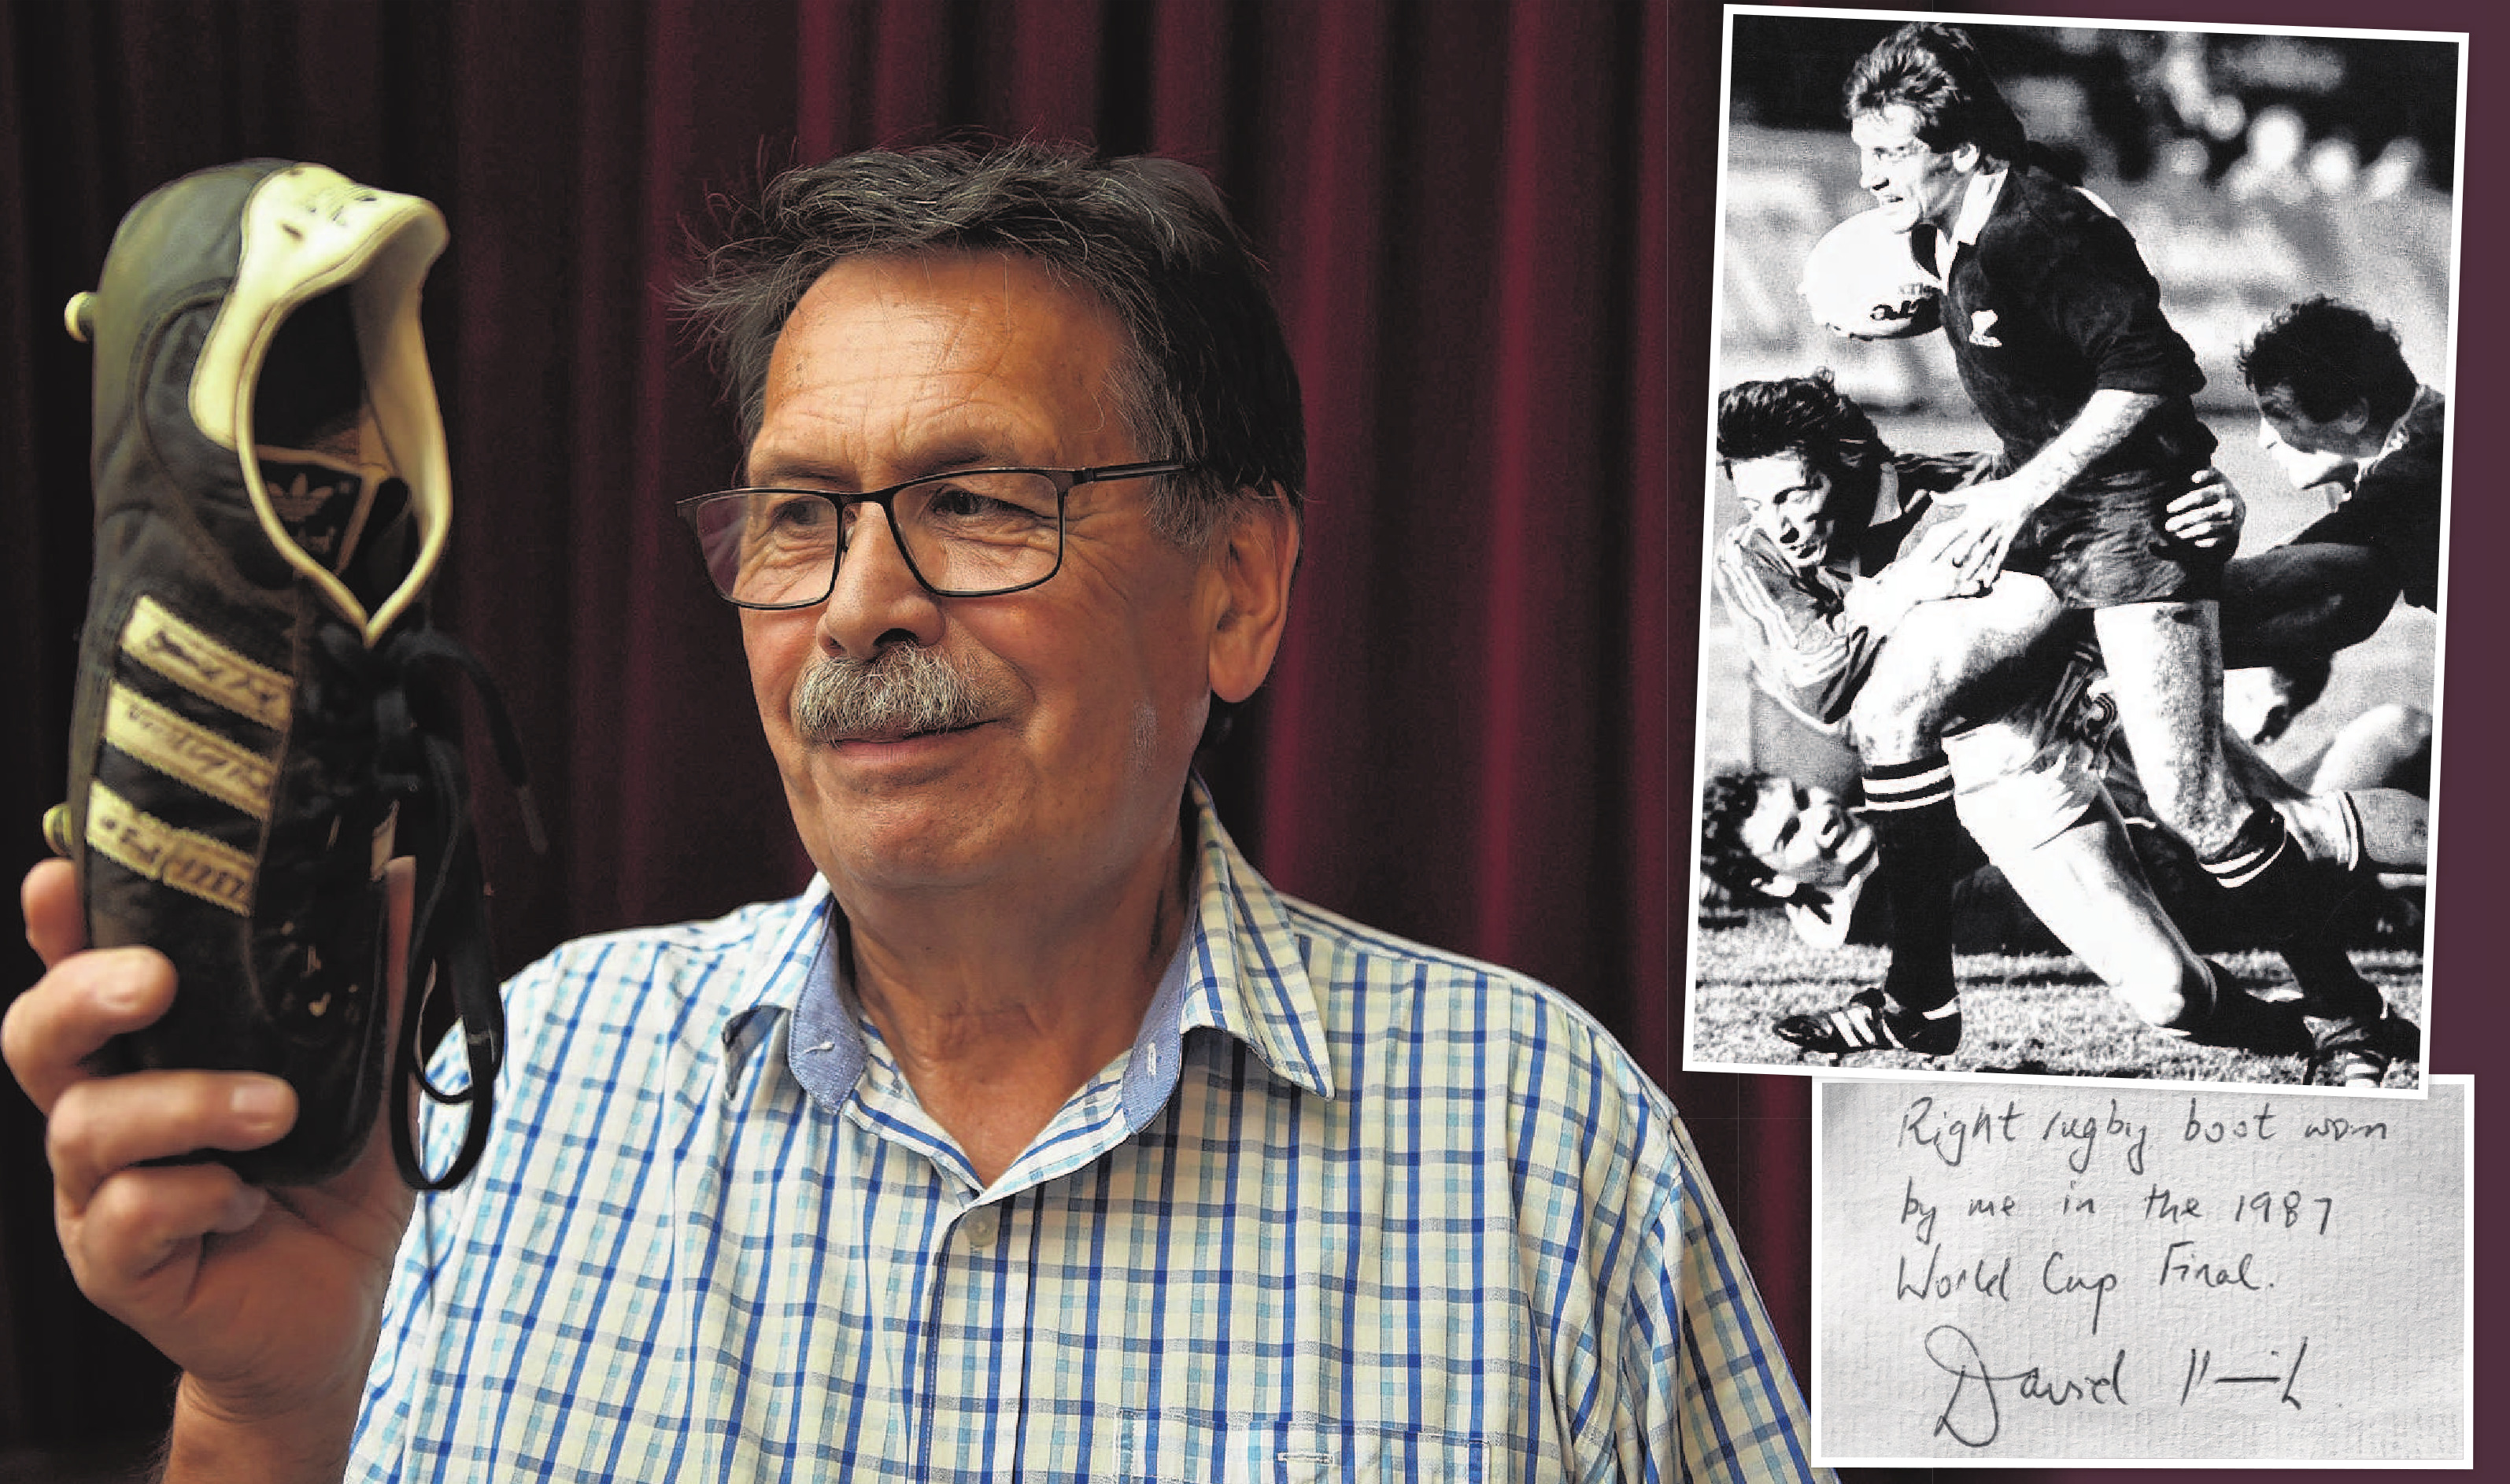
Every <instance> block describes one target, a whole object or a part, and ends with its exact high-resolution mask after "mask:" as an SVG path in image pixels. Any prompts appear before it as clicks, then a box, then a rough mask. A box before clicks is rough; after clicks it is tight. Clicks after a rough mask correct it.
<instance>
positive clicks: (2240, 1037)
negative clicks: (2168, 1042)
mask: <svg viewBox="0 0 2510 1484" xmlns="http://www.w3.org/2000/svg"><path fill="white" fill-rule="evenodd" d="M2202 962H2203V963H2204V965H2205V971H2206V973H2207V974H2208V975H2209V976H2210V977H2211V979H2212V981H2213V997H2212V1000H2211V1002H2210V1003H2209V1004H2208V1005H2207V1006H2206V1007H2205V1008H2204V1010H2203V1011H2202V1013H2203V1016H2204V1018H2203V1019H2202V1020H2201V1021H2199V1022H2198V1023H2196V1024H2195V1025H2193V1026H2192V1027H2191V1026H2162V1027H2161V1028H2160V1029H2161V1031H2162V1033H2163V1034H2164V1035H2168V1036H2175V1037H2178V1038H2181V1039H2183V1040H2186V1041H2189V1042H2192V1043H2194V1044H2195V1045H2197V1046H2225V1047H2228V1048H2229V1049H2231V1050H2235V1051H2250V1052H2254V1053H2256V1054H2258V1055H2260V1056H2305V1055H2307V1054H2309V1052H2310V1050H2311V1048H2312V1047H2313V1046H2315V1045H2316V1041H2315V1038H2313V1037H2312V1036H2311V1035H2310V1032H2309V1025H2308V1022H2307V1021H2305V1020H2303V1019H2302V1018H2301V1007H2300V1006H2299V1005H2297V1004H2295V1003H2294V1002H2292V1001H2289V1000H2261V999H2259V998H2258V997H2257V996H2255V995H2253V994H2250V993H2249V992H2248V991H2247V990H2246V989H2244V988H2242V987H2241V985H2240V983H2239V981H2238V980H2237V979H2234V978H2233V977H2232V976H2231V971H2230V970H2227V969H2225V968H2224V967H2223V966H2222V965H2220V964H2217V963H2215V962H2214V961H2213V960H2212V959H2206V960H2203V961H2202Z"/></svg>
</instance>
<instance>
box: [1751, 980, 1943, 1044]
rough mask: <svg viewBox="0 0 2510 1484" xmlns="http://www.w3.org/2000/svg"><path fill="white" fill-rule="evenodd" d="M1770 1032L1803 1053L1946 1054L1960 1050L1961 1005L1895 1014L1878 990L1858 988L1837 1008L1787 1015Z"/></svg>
mask: <svg viewBox="0 0 2510 1484" xmlns="http://www.w3.org/2000/svg"><path fill="white" fill-rule="evenodd" d="M1769 1029H1770V1030H1771V1031H1772V1032H1774V1033H1775V1034H1776V1035H1777V1037H1778V1039H1779V1040H1781V1041H1785V1042H1789V1043H1792V1044H1793V1045H1795V1046H1801V1047H1803V1048H1804V1049H1805V1050H1807V1051H1822V1052H1827V1053H1828V1054H1830V1055H1832V1056H1849V1055H1853V1054H1855V1053H1857V1052H1860V1051H1913V1052H1916V1053H1917V1054H1918V1055H1920V1056H1950V1055H1951V1054H1952V1053H1953V1052H1954V1051H1956V1050H1958V1049H1959V1047H1960V1034H1961V1017H1960V1001H1959V1000H1958V999H1956V1000H1952V1001H1948V1002H1947V1003H1945V1004H1944V1005H1942V1006H1940V1007H1938V1008H1934V1009H1932V1010H1923V1011H1920V1010H1895V1009H1893V1008H1890V1007H1889V1005H1888V1003H1887V1002H1886V1001H1885V1000H1884V998H1883V991H1882V990H1880V989H1865V990H1859V991H1857V992H1856V993H1855V994H1853V995H1850V996H1849V997H1848V1000H1847V1003H1846V1004H1845V1005H1843V1006H1841V1007H1839V1008H1837V1009H1828V1010H1823V1011H1822V1012H1820V1013H1819V1014H1814V1015H1786V1016H1782V1017H1780V1018H1779V1020H1778V1021H1777V1022H1776V1023H1775V1024H1773V1025H1771V1026H1770V1027H1769Z"/></svg>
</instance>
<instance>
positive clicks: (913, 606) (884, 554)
mask: <svg viewBox="0 0 2510 1484" xmlns="http://www.w3.org/2000/svg"><path fill="white" fill-rule="evenodd" d="M836 563H837V571H836V585H835V586H834V587H833V588H831V589H830V590H829V592H828V601H827V606H826V607H825V608H824V609H822V610H821V612H820V614H819V631H820V633H821V634H822V635H824V636H825V637H826V639H827V640H828V642H829V643H830V644H831V645H832V646H833V647H834V648H835V649H836V650H837V651H838V652H840V653H843V654H848V655H853V656H856V657H857V658H859V659H866V660H867V659H869V658H871V657H872V656H873V655H874V654H876V653H878V652H879V650H880V648H881V647H882V646H883V645H884V644H887V643H890V642H892V641H893V640H894V639H897V638H903V639H906V640H909V641H911V642H914V643H918V644H932V643H937V642H939V640H940V637H941V605H940V604H939V603H938V602H936V601H935V600H934V599H933V596H932V593H930V592H927V591H925V590H924V585H923V584H922V583H919V582H917V581H916V580H915V570H914V568H913V567H911V566H909V565H908V564H907V560H906V552H904V551H903V550H902V549H900V548H899V546H898V544H897V536H896V533H895V532H894V530H892V529H891V527H890V523H889V518H888V514H887V513H886V512H884V511H882V510H880V509H878V508H877V507H875V506H873V505H871V504H870V503H869V502H865V503H864V504H862V505H860V506H858V507H856V515H855V526H854V530H853V532H852V533H851V535H850V536H849V537H848V538H847V540H846V543H845V545H844V546H843V547H841V548H840V549H839V550H838V552H837V553H836Z"/></svg>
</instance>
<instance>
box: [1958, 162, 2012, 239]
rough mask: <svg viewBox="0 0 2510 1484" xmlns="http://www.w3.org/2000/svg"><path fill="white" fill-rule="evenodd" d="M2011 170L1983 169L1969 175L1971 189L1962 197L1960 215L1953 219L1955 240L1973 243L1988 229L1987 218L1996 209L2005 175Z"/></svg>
mask: <svg viewBox="0 0 2510 1484" xmlns="http://www.w3.org/2000/svg"><path fill="white" fill-rule="evenodd" d="M2007 173H2009V171H2002V170H1992V171H1979V172H1978V173H1977V174H1975V175H1972V176H1970V177H1969V190H1968V191H1967V193H1966V194H1964V195H1963V196H1962V197H1961V209H1960V215H1959V216H1957V217H1955V218H1954V219H1953V241H1954V242H1956V243H1971V244H1975V243H1976V242H1977V241H1978V234H1980V233H1981V232H1984V231H1986V230H1987V218H1988V217H1989V216H1990V215H1992V214H1993V213H1994V212H1995V210H1996V198H1997V196H1998V195H1999V194H2000V193H2002V191H2003V190H2004V177H2005V175H2006V174H2007Z"/></svg>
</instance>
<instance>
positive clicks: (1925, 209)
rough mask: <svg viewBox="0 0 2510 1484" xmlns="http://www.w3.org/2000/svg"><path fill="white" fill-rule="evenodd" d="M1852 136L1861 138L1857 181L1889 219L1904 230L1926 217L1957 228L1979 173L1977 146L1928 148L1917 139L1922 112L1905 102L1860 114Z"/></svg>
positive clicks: (1943, 227) (1939, 225) (1853, 122)
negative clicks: (1967, 193) (1971, 184)
mask: <svg viewBox="0 0 2510 1484" xmlns="http://www.w3.org/2000/svg"><path fill="white" fill-rule="evenodd" d="M1847 136H1848V137H1849V138H1851V139H1853V140H1855V141H1856V169H1857V176H1856V183H1857V184H1858V185H1860V186H1862V187H1864V188H1865V189H1866V190H1868V191H1870V192H1872V193H1873V195H1874V199H1875V200H1876V201H1877V202H1878V203H1880V204H1881V205H1882V208H1883V216H1884V219H1885V220H1887V221H1889V222H1890V223H1891V225H1892V226H1894V227H1897V228H1898V229H1899V230H1901V231H1903V232H1906V231H1908V230H1910V229H1911V228H1913V227H1915V226H1916V225H1917V224H1918V223H1920V222H1921V221H1922V222H1927V223H1930V224H1932V225H1933V226H1934V227H1936V228H1937V229H1938V230H1942V231H1950V230H1951V229H1952V224H1953V219H1954V218H1955V217H1956V216H1958V215H1959V214H1960V207H1961V197H1962V194H1963V193H1964V192H1965V191H1967V190H1968V189H1969V182H1970V177H1971V176H1973V175H1975V174H1977V173H1978V172H1979V166H1980V164H1981V161H1980V157H1979V153H1978V148H1977V146H1976V145H1972V144H1958V145H1955V146H1954V147H1953V148H1951V149H1949V150H1944V151H1937V150H1934V149H1930V148H1928V147H1927V145H1926V142H1925V141H1924V140H1923V139H1921V138H1919V137H1918V111H1917V110H1916V109H1914V108H1911V107H1910V106H1909V105H1908V104H1906V103H1886V104H1884V105H1883V107H1882V108H1880V109H1877V110H1876V111H1874V112H1872V113H1860V114H1858V115H1857V116H1856V117H1855V118H1854V119H1853V120H1851V121H1849V123H1848V126H1847Z"/></svg>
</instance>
